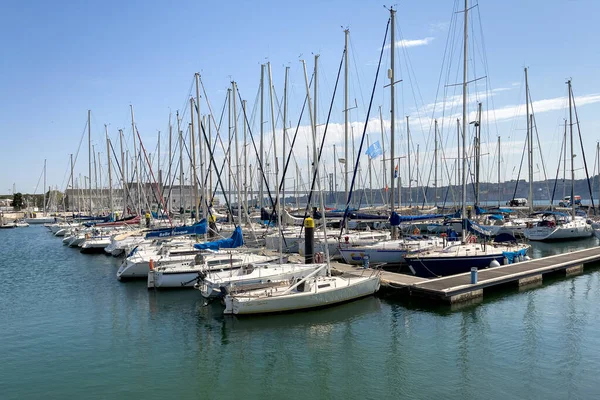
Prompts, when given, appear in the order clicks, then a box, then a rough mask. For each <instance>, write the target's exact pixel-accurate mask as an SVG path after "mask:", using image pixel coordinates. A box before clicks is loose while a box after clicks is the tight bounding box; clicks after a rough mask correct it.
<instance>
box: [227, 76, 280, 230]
mask: <svg viewBox="0 0 600 400" xmlns="http://www.w3.org/2000/svg"><path fill="white" fill-rule="evenodd" d="M231 91H232V93H233V132H234V134H235V180H236V182H235V183H236V185H235V187H236V197H237V211H238V212H237V214H238V215H237V216H238V224H240V225H241V224H242V194H241V192H240V185H241V175H240V164H241V163H240V149H239V144H238V141H239V139H238V125H237V103H236V100H235V98H236V95H235V94H236V92H237V88H236V83H235V82H231ZM273 135H275V133H273Z"/></svg>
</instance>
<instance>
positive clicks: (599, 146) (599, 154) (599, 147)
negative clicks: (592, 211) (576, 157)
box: [596, 142, 600, 199]
mask: <svg viewBox="0 0 600 400" xmlns="http://www.w3.org/2000/svg"><path fill="white" fill-rule="evenodd" d="M596 157H597V159H598V160H597V161H596V162H597V165H598V180H599V182H598V191H600V142H596ZM598 199H600V195H599V196H598Z"/></svg>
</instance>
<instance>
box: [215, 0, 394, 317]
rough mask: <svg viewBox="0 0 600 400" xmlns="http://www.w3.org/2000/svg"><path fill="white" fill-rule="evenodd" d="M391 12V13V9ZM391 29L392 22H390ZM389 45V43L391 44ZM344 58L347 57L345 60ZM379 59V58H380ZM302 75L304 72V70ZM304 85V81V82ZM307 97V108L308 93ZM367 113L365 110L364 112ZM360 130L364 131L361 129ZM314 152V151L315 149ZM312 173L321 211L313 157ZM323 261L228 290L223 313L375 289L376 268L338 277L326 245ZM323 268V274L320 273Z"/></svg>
mask: <svg viewBox="0 0 600 400" xmlns="http://www.w3.org/2000/svg"><path fill="white" fill-rule="evenodd" d="M391 12H392V16H393V14H394V13H395V11H394V10H391ZM392 30H393V25H392ZM392 47H393V46H392ZM317 60H318V56H315V74H314V80H315V85H314V87H315V111H316V87H317V84H316V82H317ZM346 61H347V60H346ZM380 62H381V60H380ZM305 79H306V74H305ZM307 88H308V82H307ZM308 94H309V93H308V90H307V101H308V106H309V109H310V102H311V101H310V97H309V96H308ZM367 117H368V114H367ZM311 122H312V134H313V143H314V142H315V140H316V127H317V124H316V112H315V113H314V114H311ZM363 134H364V133H363ZM315 153H316V152H315ZM315 160H316V162H315V163H314V166H313V168H314V170H313V172H314V175H315V179H316V182H317V189H318V191H319V200H320V206H321V210H323V212H324V211H325V204H324V201H323V193H322V192H321V190H320V189H321V188H320V180H319V168H320V167H319V159H318V158H317V157H315ZM306 227H308V228H309V229H314V221H313V220H312V218H310V219H307V222H306ZM322 227H323V235H324V237H327V228H326V224H323V225H322ZM325 258H326V261H327V262H326V264H323V265H321V266H320V267H319V268H317V269H316V270H314V271H313V272H312V273H310V274H309V275H307V276H306V277H305V278H302V279H295V281H292V282H290V281H289V280H288V281H282V282H280V283H279V284H274V285H273V286H270V287H267V288H260V289H255V290H248V291H243V292H237V291H232V292H231V293H228V294H227V295H226V296H225V299H224V303H225V310H224V311H223V312H224V313H225V314H235V315H243V314H265V313H276V312H285V311H298V310H306V309H311V308H317V307H324V306H331V305H335V304H339V303H342V302H346V301H350V300H354V299H358V298H361V297H365V296H369V295H372V294H373V293H375V292H376V291H377V290H378V289H379V283H380V280H379V279H380V277H379V272H377V271H375V270H367V269H365V273H364V274H363V275H362V276H352V277H340V276H331V274H330V265H329V249H328V246H325ZM322 271H325V276H321V275H320V274H321V273H322Z"/></svg>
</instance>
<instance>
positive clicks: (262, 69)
mask: <svg viewBox="0 0 600 400" xmlns="http://www.w3.org/2000/svg"><path fill="white" fill-rule="evenodd" d="M264 101H265V65H264V64H261V66H260V150H259V154H258V157H259V162H260V168H259V169H258V171H259V172H260V173H261V174H264V173H265V170H264V168H265V163H264V143H263V142H264V134H265V132H264V125H265V114H264ZM258 181H259V186H258V188H259V189H258V206H259V207H260V208H262V206H263V179H262V177H260V179H259V180H258Z"/></svg>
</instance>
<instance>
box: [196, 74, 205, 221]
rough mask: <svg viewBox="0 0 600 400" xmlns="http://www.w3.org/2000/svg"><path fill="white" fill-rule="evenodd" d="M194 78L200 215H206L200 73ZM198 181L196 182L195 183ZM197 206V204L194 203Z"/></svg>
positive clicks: (197, 215) (197, 216) (197, 217)
mask: <svg viewBox="0 0 600 400" xmlns="http://www.w3.org/2000/svg"><path fill="white" fill-rule="evenodd" d="M194 80H195V81H196V121H198V157H199V158H200V177H201V178H202V182H203V183H202V187H201V188H200V191H201V195H200V199H201V201H202V206H201V207H202V215H203V216H204V217H206V197H205V190H204V189H205V188H204V162H203V160H204V157H203V154H202V147H203V142H204V140H202V117H201V116H200V74H199V73H198V72H196V73H195V74H194ZM196 171H197V168H196V167H194V173H195V174H197V173H196ZM197 184H198V183H196V185H197ZM196 207H198V205H196ZM196 219H197V220H200V218H199V214H198V211H196Z"/></svg>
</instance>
